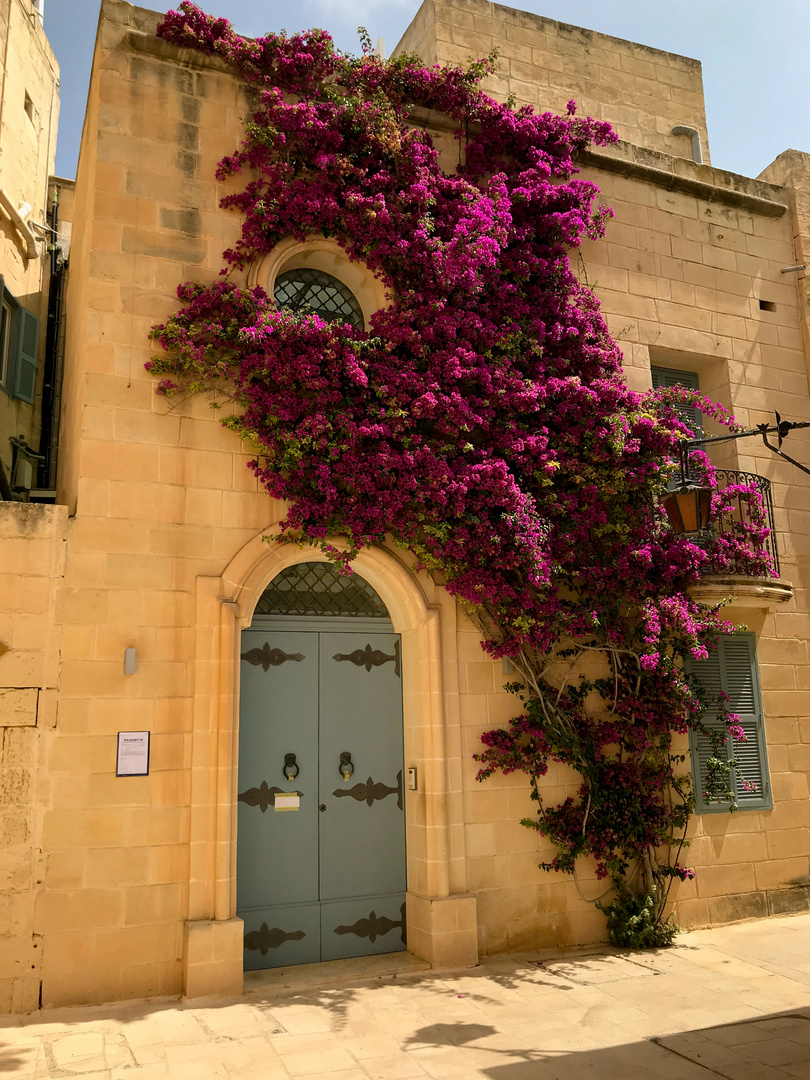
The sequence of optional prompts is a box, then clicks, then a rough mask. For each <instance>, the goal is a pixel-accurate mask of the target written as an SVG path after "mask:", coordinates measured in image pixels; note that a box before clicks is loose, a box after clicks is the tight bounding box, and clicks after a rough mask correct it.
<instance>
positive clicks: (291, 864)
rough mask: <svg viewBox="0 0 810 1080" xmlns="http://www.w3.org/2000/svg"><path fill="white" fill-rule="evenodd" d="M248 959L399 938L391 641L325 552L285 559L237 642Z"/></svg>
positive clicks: (242, 906) (337, 950)
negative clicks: (317, 557)
mask: <svg viewBox="0 0 810 1080" xmlns="http://www.w3.org/2000/svg"><path fill="white" fill-rule="evenodd" d="M240 661H241V664H240V685H241V692H240V720H239V770H238V776H239V779H238V788H239V791H238V796H237V798H238V803H239V806H238V808H237V816H238V824H237V857H236V898H237V899H236V913H237V915H238V916H239V917H240V918H241V919H242V920H243V922H244V924H245V926H244V929H245V932H244V949H245V951H244V965H245V970H247V971H255V970H259V969H262V968H270V967H282V966H287V965H290V964H305V963H313V962H316V961H319V960H339V959H344V958H347V957H353V956H366V955H370V954H374V953H383V952H385V953H388V952H399V951H402V950H404V949H405V942H406V919H405V890H406V882H405V866H406V861H405V814H404V809H405V803H404V777H403V773H404V763H403V742H402V739H403V733H402V664H401V642H400V637H399V634H396V633H394V627H393V625H392V623H391V619H390V617H389V614H388V610H387V608H386V607H385V604H384V603H383V601H382V599H381V598H380V596H379V594H378V593H377V592H376V591H375V590H374V589H373V588H372V586H371V585H369V583H368V582H367V581H365V579H364V578H362V577H361V576H360V575H359V574H357V573H354V574H352V575H351V576H348V575H342V574H340V573H339V572H338V570H337V568H336V567H335V566H334V565H333V564H331V563H323V562H304V563H297V564H294V565H293V566H289V567H287V568H286V569H285V570H282V571H281V573H280V574H278V575H277V576H276V577H275V578H274V579H273V580H272V581H271V582H270V584H269V585H268V586H267V588H266V589H265V591H264V592H263V593H262V595H261V597H260V599H259V603H258V604H257V606H256V610H255V611H254V614H253V620H252V622H251V625H250V627H249V628H247V629H245V630H243V631H242V634H241V646H240Z"/></svg>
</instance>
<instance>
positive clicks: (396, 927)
mask: <svg viewBox="0 0 810 1080" xmlns="http://www.w3.org/2000/svg"><path fill="white" fill-rule="evenodd" d="M404 949H405V894H404V893H402V892H398V893H396V894H395V895H393V896H382V897H379V896H378V897H375V898H374V900H373V901H371V900H369V899H368V898H363V899H360V900H337V901H332V902H330V903H325V904H321V959H322V960H342V959H344V958H345V957H347V956H373V955H376V954H377V953H390V952H402V951H403V950H404Z"/></svg>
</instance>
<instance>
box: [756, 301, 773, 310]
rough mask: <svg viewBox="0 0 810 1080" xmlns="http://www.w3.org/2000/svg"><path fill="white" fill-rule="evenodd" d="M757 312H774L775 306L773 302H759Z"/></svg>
mask: <svg viewBox="0 0 810 1080" xmlns="http://www.w3.org/2000/svg"><path fill="white" fill-rule="evenodd" d="M759 310H760V311H776V304H775V303H774V302H773V300H760V302H759Z"/></svg>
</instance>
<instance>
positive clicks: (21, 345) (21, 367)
mask: <svg viewBox="0 0 810 1080" xmlns="http://www.w3.org/2000/svg"><path fill="white" fill-rule="evenodd" d="M38 338H39V319H38V318H37V317H36V315H32V314H31V312H30V311H27V310H26V309H25V308H24V307H21V308H20V310H19V311H18V312H17V367H16V371H15V375H14V396H15V397H18V398H20V400H21V401H27V402H28V403H29V404H31V405H33V404H34V390H35V389H36V384H37V340H38Z"/></svg>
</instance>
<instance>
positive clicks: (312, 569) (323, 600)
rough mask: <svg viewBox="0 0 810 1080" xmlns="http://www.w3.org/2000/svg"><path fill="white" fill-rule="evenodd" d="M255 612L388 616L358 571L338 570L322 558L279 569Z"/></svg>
mask: <svg viewBox="0 0 810 1080" xmlns="http://www.w3.org/2000/svg"><path fill="white" fill-rule="evenodd" d="M255 614H256V615H342V616H347V615H348V616H358V617H362V618H366V619H368V618H372V619H387V618H389V615H388V610H387V608H386V606H385V604H384V603H383V602H382V599H381V598H380V597H379V596H378V594H377V593H376V592H375V591H374V589H372V587H371V586H370V585H369V583H368V582H367V581H365V580H364V579H363V578H361V577H360V575H359V574H356V573H354V574H340V573H339V572H338V571H337V569H336V568H335V567H334V566H333V565H332V563H323V562H314V563H297V564H296V565H295V566H288V567H287V569H286V570H282V572H281V573H280V574H279V575H278V576H277V577H275V578H273V580H272V581H271V582H270V584H269V585H268V586H267V588H266V589H265V590H264V592H263V593H262V595H261V598H260V599H259V603H258V604H257V606H256V611H255Z"/></svg>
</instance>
